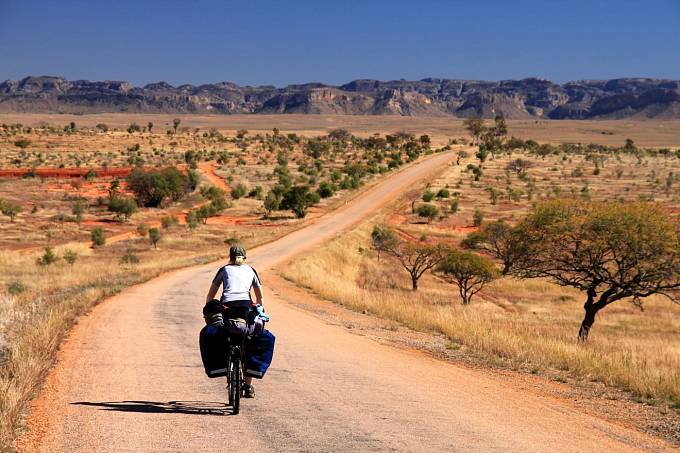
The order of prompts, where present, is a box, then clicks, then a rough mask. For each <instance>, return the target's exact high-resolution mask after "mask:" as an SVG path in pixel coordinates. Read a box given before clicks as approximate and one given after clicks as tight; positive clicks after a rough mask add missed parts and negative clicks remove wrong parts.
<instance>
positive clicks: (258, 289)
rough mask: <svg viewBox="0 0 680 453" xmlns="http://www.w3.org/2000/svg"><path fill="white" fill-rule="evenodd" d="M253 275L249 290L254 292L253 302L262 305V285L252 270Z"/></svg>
mask: <svg viewBox="0 0 680 453" xmlns="http://www.w3.org/2000/svg"><path fill="white" fill-rule="evenodd" d="M251 269H252V268H251ZM253 273H254V274H255V275H254V276H253V282H252V284H251V288H253V291H254V292H255V300H256V301H257V303H258V304H260V305H262V302H263V300H264V299H263V298H262V283H260V276H259V275H257V271H256V270H255V269H253Z"/></svg>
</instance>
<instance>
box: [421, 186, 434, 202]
mask: <svg viewBox="0 0 680 453" xmlns="http://www.w3.org/2000/svg"><path fill="white" fill-rule="evenodd" d="M433 198H434V193H433V192H432V191H431V190H430V189H428V190H426V191H425V193H423V196H422V199H423V201H424V202H426V203H429V202H430V201H432V199H433Z"/></svg>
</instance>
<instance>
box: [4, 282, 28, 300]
mask: <svg viewBox="0 0 680 453" xmlns="http://www.w3.org/2000/svg"><path fill="white" fill-rule="evenodd" d="M24 291H26V285H24V284H23V283H21V282H20V281H13V282H10V283H9V284H8V285H7V294H9V295H12V296H16V295H19V294H21V293H23V292H24Z"/></svg>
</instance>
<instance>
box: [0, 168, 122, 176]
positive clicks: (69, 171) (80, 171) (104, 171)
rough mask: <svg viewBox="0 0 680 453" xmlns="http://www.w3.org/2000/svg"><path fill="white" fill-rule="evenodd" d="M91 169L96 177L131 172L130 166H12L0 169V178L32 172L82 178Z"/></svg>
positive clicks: (39, 174) (37, 174)
mask: <svg viewBox="0 0 680 453" xmlns="http://www.w3.org/2000/svg"><path fill="white" fill-rule="evenodd" d="M91 170H94V171H95V172H96V173H97V176H98V177H107V176H108V177H125V176H127V175H129V174H130V172H132V168H129V167H120V168H35V169H33V168H13V169H0V178H2V177H4V178H20V177H22V176H26V175H28V174H34V175H35V176H37V177H40V178H82V177H84V176H85V175H87V174H88V172H90V171H91Z"/></svg>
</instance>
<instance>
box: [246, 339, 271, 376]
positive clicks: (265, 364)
mask: <svg viewBox="0 0 680 453" xmlns="http://www.w3.org/2000/svg"><path fill="white" fill-rule="evenodd" d="M275 341H276V338H275V337H274V335H273V334H272V333H271V332H270V331H268V330H264V331H263V332H262V333H260V334H258V335H254V336H253V337H251V338H250V340H248V346H247V348H246V376H249V377H254V378H257V379H262V377H263V376H264V375H265V373H266V372H267V369H268V368H269V365H271V363H272V358H273V357H274V342H275Z"/></svg>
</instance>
